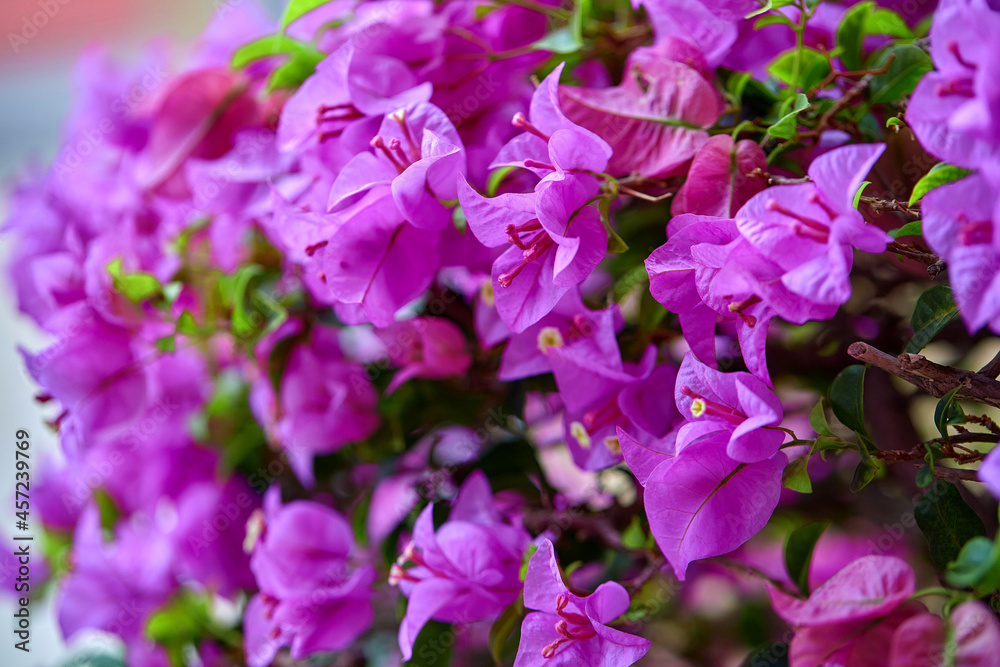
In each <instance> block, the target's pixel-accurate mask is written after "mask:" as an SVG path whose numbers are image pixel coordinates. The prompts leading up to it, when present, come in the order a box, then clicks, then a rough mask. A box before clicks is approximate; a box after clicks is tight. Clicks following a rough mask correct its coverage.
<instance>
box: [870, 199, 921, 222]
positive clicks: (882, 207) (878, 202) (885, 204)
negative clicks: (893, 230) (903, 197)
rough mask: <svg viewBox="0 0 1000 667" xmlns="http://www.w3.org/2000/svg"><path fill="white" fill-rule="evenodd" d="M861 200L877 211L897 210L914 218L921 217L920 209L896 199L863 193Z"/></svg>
mask: <svg viewBox="0 0 1000 667" xmlns="http://www.w3.org/2000/svg"><path fill="white" fill-rule="evenodd" d="M861 202H862V203H863V204H868V205H869V206H871V208H872V210H873V211H875V212H876V213H884V212H886V211H895V212H897V213H904V214H906V215H908V216H911V217H912V218H913V219H914V220H916V219H918V218H920V209H917V208H910V207H909V206H907V205H906V204H901V203H899V202H898V201H896V200H895V199H880V198H879V197H867V196H865V195H861Z"/></svg>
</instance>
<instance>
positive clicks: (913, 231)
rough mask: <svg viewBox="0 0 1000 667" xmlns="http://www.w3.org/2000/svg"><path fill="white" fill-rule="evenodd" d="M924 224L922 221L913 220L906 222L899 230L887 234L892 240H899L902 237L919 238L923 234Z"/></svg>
mask: <svg viewBox="0 0 1000 667" xmlns="http://www.w3.org/2000/svg"><path fill="white" fill-rule="evenodd" d="M923 227H924V223H923V221H922V220H913V221H912V222H908V223H906V224H905V225H903V226H902V227H900V228H899V229H893V230H892V231H890V232H889V236H891V237H892V238H894V239H899V238H902V237H904V236H921V235H922V234H923V233H924V229H923Z"/></svg>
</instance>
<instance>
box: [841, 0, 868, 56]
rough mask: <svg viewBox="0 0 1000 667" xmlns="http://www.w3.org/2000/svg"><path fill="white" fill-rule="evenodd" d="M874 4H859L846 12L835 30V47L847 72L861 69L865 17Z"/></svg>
mask: <svg viewBox="0 0 1000 667" xmlns="http://www.w3.org/2000/svg"><path fill="white" fill-rule="evenodd" d="M874 6H875V3H874V2H859V3H858V4H856V5H854V6H853V7H851V8H850V9H848V10H847V11H846V12H844V18H843V19H841V21H840V26H839V27H838V28H837V46H838V47H839V48H840V60H841V62H843V63H844V67H846V68H847V69H848V70H852V71H857V70H860V69H861V63H862V60H861V52H862V48H863V47H864V41H865V17H867V16H868V14H869V13H870V12H871V10H872V7H874Z"/></svg>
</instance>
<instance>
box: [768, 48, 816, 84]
mask: <svg viewBox="0 0 1000 667" xmlns="http://www.w3.org/2000/svg"><path fill="white" fill-rule="evenodd" d="M767 71H768V73H770V74H771V76H773V77H774V78H776V79H778V80H779V81H781V82H782V83H785V84H787V85H788V86H790V87H791V88H794V89H800V90H809V89H811V88H813V87H814V86H817V85H819V84H820V83H822V81H823V79H825V78H826V77H827V75H828V74H830V61H829V60H827V58H826V56H824V55H823V54H822V53H820V52H819V51H816V50H815V49H809V48H805V47H803V48H802V49H790V50H788V51H785V52H784V53H782V54H781V55H779V56H778V57H777V58H775V59H774V61H773V62H772V63H771V64H770V65H768V66H767Z"/></svg>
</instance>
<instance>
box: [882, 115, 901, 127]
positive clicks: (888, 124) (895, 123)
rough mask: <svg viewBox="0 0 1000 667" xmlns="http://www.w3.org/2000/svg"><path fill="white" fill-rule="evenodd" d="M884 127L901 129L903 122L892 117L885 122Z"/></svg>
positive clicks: (896, 117)
mask: <svg viewBox="0 0 1000 667" xmlns="http://www.w3.org/2000/svg"><path fill="white" fill-rule="evenodd" d="M885 126H886V127H903V121H901V120H900V119H899V116H893V117H892V118H890V119H889V120H887V121H885Z"/></svg>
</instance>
